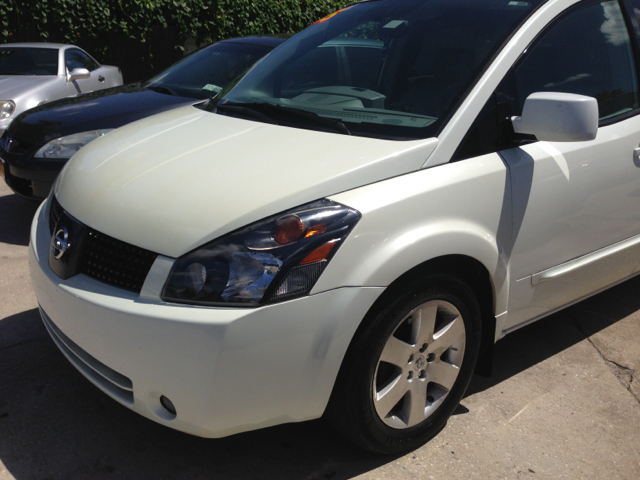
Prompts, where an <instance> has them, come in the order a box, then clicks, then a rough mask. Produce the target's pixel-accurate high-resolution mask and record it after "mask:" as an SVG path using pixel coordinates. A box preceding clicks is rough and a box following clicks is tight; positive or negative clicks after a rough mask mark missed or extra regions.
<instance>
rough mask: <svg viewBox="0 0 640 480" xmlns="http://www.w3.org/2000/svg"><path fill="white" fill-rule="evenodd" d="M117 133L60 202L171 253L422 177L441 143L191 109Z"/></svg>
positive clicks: (76, 171)
mask: <svg viewBox="0 0 640 480" xmlns="http://www.w3.org/2000/svg"><path fill="white" fill-rule="evenodd" d="M108 137H109V138H108V140H107V139H106V137H103V138H99V139H97V140H95V141H93V142H91V143H90V144H89V145H87V146H86V147H85V148H83V149H82V150H80V152H78V154H76V155H75V156H74V157H73V158H72V159H71V160H70V161H69V162H68V163H67V166H66V168H65V169H64V170H63V171H62V173H61V174H60V178H59V181H58V182H57V184H56V185H55V186H54V190H55V194H56V198H58V201H59V202H60V204H61V205H62V206H63V207H64V208H66V209H68V210H69V211H70V212H73V213H72V214H73V215H74V216H75V217H76V218H77V219H78V220H80V221H81V222H83V223H85V224H87V225H89V226H91V227H93V228H95V229H97V230H99V231H102V232H109V235H111V236H112V237H115V238H118V239H120V240H123V241H125V242H129V243H133V244H135V245H139V246H141V247H143V248H147V249H149V250H151V251H153V252H158V253H161V254H163V255H166V256H169V257H178V256H180V255H183V254H185V253H187V252H188V251H190V250H192V249H194V248H196V247H199V246H200V245H202V244H203V243H205V242H207V241H209V240H213V239H215V238H217V237H219V236H221V235H224V234H225V233H228V232H230V231H233V230H235V229H237V228H240V227H244V226H245V225H247V224H249V223H252V222H255V221H258V220H261V219H262V218H264V217H266V216H269V215H273V214H275V213H278V212H281V211H283V210H286V209H289V208H292V207H295V206H297V205H302V204H304V203H307V202H310V201H313V200H317V199H319V198H323V197H326V196H328V195H332V194H335V193H338V192H341V191H345V190H350V189H352V188H356V187H359V186H362V185H366V184H369V183H374V182H378V181H380V180H383V179H385V178H390V177H394V176H397V175H403V174H406V173H409V172H412V171H417V170H419V169H420V166H421V165H422V164H423V163H424V160H425V159H426V158H427V157H428V156H429V154H430V153H431V151H432V150H433V149H434V148H435V146H436V144H437V140H435V139H427V140H420V141H414V142H401V143H399V142H393V141H388V140H377V139H371V138H362V137H351V136H347V135H336V134H333V133H323V132H316V131H311V130H300V129H296V128H287V127H279V126H274V125H269V124H264V123H258V122H252V121H249V120H242V119H237V118H230V117H225V116H221V115H214V114H211V113H208V112H205V111H202V110H200V109H198V108H195V107H191V106H189V107H184V108H181V109H177V110H172V111H170V112H166V113H162V114H160V115H156V116H153V117H150V118H146V119H143V120H140V121H138V122H134V123H131V124H129V125H126V126H124V127H122V128H119V129H118V130H116V131H115V132H111V133H110V134H109V135H108ZM165 138H172V139H174V140H171V141H170V142H166V141H165V140H164V139H165ZM265 145H269V148H265ZM125 171H126V172H127V173H126V175H124V176H123V172H125ZM140 225H144V226H145V227H144V228H139V227H140Z"/></svg>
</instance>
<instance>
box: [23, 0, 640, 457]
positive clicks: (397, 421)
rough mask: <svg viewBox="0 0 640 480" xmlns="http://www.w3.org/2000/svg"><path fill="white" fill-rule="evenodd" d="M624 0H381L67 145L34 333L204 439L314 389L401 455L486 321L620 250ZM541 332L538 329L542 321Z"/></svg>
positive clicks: (307, 414) (627, 155) (626, 219)
mask: <svg viewBox="0 0 640 480" xmlns="http://www.w3.org/2000/svg"><path fill="white" fill-rule="evenodd" d="M639 21H640V0H606V1H600V0H585V1H577V0H548V1H545V0H375V1H367V2H362V3H359V4H356V5H353V6H350V7H348V8H346V9H343V10H341V11H338V12H336V13H334V14H332V15H330V16H329V17H326V18H325V19H322V20H320V21H319V22H317V23H316V24H314V25H312V26H311V27H309V28H308V29H306V30H304V31H303V32H302V33H300V34H298V35H296V36H295V37H293V38H292V39H290V40H289V41H287V42H285V43H284V44H282V45H281V46H280V47H278V48H277V49H275V50H274V51H273V52H272V53H271V54H269V55H268V56H267V57H265V58H264V59H263V60H262V61H261V62H260V63H258V64H257V65H255V66H254V67H253V68H252V69H251V70H250V71H248V72H247V73H246V74H245V75H244V76H243V77H242V78H240V79H237V80H236V81H234V82H233V83H232V84H231V85H230V86H229V87H228V88H226V89H225V90H224V91H222V92H221V93H220V94H219V95H218V96H217V97H215V98H214V99H212V100H211V101H210V102H209V103H208V105H206V106H204V107H195V106H189V107H184V108H181V109H178V110H172V111H170V112H166V113H162V114H160V115H156V116H154V117H150V118H147V119H144V120H141V121H138V122H136V123H133V124H130V125H127V126H125V127H122V128H120V129H118V130H116V131H114V132H112V133H110V134H109V135H106V136H104V137H102V138H100V139H98V140H95V141H94V142H92V143H90V144H89V145H88V146H86V147H85V148H83V149H82V150H80V152H79V153H77V154H76V155H75V156H74V157H73V159H72V160H71V161H70V162H69V163H68V164H67V165H66V167H65V169H64V170H63V171H62V173H61V174H60V176H59V177H58V180H57V182H56V184H55V186H54V188H53V191H52V194H51V195H50V196H49V199H48V200H47V201H46V202H45V203H44V204H43V206H41V207H40V210H39V211H38V213H37V215H36V218H35V220H34V222H33V227H32V231H31V247H30V259H31V262H30V264H31V275H32V277H33V285H34V288H35V291H36V295H37V298H38V301H39V303H40V309H41V310H40V311H41V314H42V318H43V321H44V324H45V325H46V327H47V329H48V331H49V333H50V334H51V336H52V338H53V340H54V341H55V343H56V344H57V345H58V347H59V348H60V349H61V350H62V352H63V353H64V354H65V355H66V356H67V358H68V359H69V361H70V362H72V363H73V364H74V365H75V366H76V367H77V368H78V369H79V370H80V371H81V372H82V373H83V374H84V375H85V376H86V377H87V378H88V379H89V380H90V381H92V382H93V383H94V384H95V385H96V386H98V388H100V389H101V390H103V391H104V392H105V393H107V394H108V395H109V396H111V397H112V398H114V399H116V400H117V401H119V402H120V403H122V404H124V405H126V406H128V407H129V408H131V409H133V410H134V411H136V412H138V413H140V414H141V415H144V416H145V417H148V418H150V419H152V420H155V421H157V422H159V423H162V424H164V425H166V426H169V427H172V428H175V429H178V430H181V431H184V432H188V433H191V434H194V435H199V436H203V437H221V436H225V435H231V434H235V433H238V432H243V431H247V430H252V429H257V428H262V427H267V426H270V425H276V424H280V423H285V422H297V421H303V420H308V419H313V418H318V417H320V416H322V415H323V414H324V415H326V417H327V418H328V419H329V420H330V421H331V422H332V423H333V424H334V425H335V427H336V428H337V429H338V430H339V431H341V432H342V433H343V434H345V435H346V436H347V437H348V438H350V439H351V440H353V441H354V442H356V443H357V444H358V445H360V446H362V447H364V448H366V449H368V450H370V451H373V452H379V453H399V452H403V451H407V450H409V449H413V448H416V447H417V446H419V445H421V444H423V443H424V442H426V441H427V440H429V439H430V438H431V437H433V436H434V435H435V434H437V432H439V431H440V430H441V429H442V427H444V425H445V423H446V422H447V419H448V418H449V416H450V415H451V414H452V412H453V411H454V409H455V408H456V406H457V405H458V403H459V402H460V400H461V398H462V397H463V395H464V393H465V389H466V388H467V385H468V383H469V381H470V379H471V376H472V374H473V373H474V372H476V371H477V372H480V373H487V372H488V371H489V370H490V365H491V362H492V351H493V345H494V343H495V342H496V341H498V340H499V339H500V338H502V337H504V336H505V335H506V334H508V333H510V332H512V331H514V330H515V329H518V328H520V327H523V326H525V325H527V324H529V323H531V322H533V321H535V320H537V319H539V318H542V317H544V316H546V315H549V314H550V313H553V312H555V311H557V310H558V309H561V308H563V307H566V306H568V305H570V304H572V303H575V302H577V301H579V300H580V299H583V298H585V297H587V296H589V295H592V294H594V293H596V292H598V291H600V290H602V289H604V288H607V287H610V286H612V285H614V284H616V283H619V282H621V281H623V280H625V279H627V278H630V277H632V276H633V275H635V274H637V273H638V272H639V271H640V146H639V145H640V115H639V113H640V103H639V102H640V99H639V93H638V77H639V66H640V49H639V48H638V45H639V39H640V29H639V27H638V25H639ZM550 334H552V333H550Z"/></svg>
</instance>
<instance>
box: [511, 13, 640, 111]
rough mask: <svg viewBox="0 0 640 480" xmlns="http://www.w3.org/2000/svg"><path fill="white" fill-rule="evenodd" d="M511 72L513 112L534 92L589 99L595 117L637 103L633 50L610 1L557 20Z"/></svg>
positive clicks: (622, 21)
mask: <svg viewBox="0 0 640 480" xmlns="http://www.w3.org/2000/svg"><path fill="white" fill-rule="evenodd" d="M514 75H515V78H514V82H515V85H514V86H515V92H514V93H515V95H516V98H515V99H514V100H515V103H516V105H517V108H516V111H517V112H518V113H517V114H519V113H520V112H522V107H523V105H524V102H525V100H526V98H527V96H529V95H530V94H532V93H534V92H567V93H577V94H580V95H588V96H591V97H595V98H596V100H598V108H599V110H600V119H601V120H604V119H608V118H611V117H614V116H616V115H619V114H622V113H625V112H628V111H630V110H633V109H635V108H637V107H638V84H637V79H636V70H635V65H634V61H633V50H632V48H631V42H630V38H629V32H628V31H627V27H626V25H625V22H624V18H623V16H622V11H621V10H620V6H619V5H618V2H616V1H610V2H603V3H598V4H595V5H591V6H588V7H584V8H581V9H579V10H577V11H574V12H572V13H571V14H569V15H567V16H566V17H564V18H563V19H561V20H560V21H559V22H557V23H556V24H555V25H554V26H552V27H551V28H550V30H548V31H547V32H546V33H545V34H544V36H543V37H542V38H541V39H540V40H539V41H538V42H537V43H536V44H535V45H534V46H533V48H531V49H530V51H529V52H528V53H527V54H526V57H525V58H524V59H523V60H522V62H521V63H520V65H519V66H518V67H517V68H516V70H515V73H514Z"/></svg>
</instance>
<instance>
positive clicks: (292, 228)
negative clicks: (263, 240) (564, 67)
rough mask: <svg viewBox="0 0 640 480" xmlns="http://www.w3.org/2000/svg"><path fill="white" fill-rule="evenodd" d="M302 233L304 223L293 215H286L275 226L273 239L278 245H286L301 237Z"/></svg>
mask: <svg viewBox="0 0 640 480" xmlns="http://www.w3.org/2000/svg"><path fill="white" fill-rule="evenodd" d="M303 233H304V225H302V221H300V219H299V218H298V217H296V216H295V215H292V216H290V217H286V218H285V219H284V220H282V221H280V223H278V225H277V226H276V230H275V232H274V234H273V239H274V240H275V241H276V242H278V243H279V244H280V245H287V244H289V243H293V242H295V241H296V240H299V239H300V238H302V234H303Z"/></svg>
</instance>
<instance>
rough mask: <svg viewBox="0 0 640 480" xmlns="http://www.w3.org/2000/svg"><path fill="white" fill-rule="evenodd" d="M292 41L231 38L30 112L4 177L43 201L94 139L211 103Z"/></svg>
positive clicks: (6, 141) (17, 124) (3, 161)
mask: <svg viewBox="0 0 640 480" xmlns="http://www.w3.org/2000/svg"><path fill="white" fill-rule="evenodd" d="M284 40H285V38H283V37H267V36H264V37H244V38H235V39H230V40H223V41H221V42H218V43H215V44H213V45H210V46H208V47H206V48H203V49H200V50H198V51H197V52H195V53H192V54H191V55H189V56H187V57H185V58H183V59H182V60H180V61H179V62H177V63H175V64H174V65H172V66H171V67H169V68H168V69H166V70H164V71H163V72H161V73H159V74H158V75H156V76H154V77H152V78H151V79H149V80H146V81H144V82H140V83H138V84H132V85H126V86H121V87H116V88H111V89H108V90H102V91H99V92H94V93H88V94H85V95H79V96H77V97H73V98H66V99H62V100H58V101H54V102H51V103H47V104H45V105H42V106H39V107H36V108H33V109H31V110H27V111H26V112H24V113H23V114H21V115H20V116H18V117H17V118H16V119H15V120H14V121H13V122H12V123H11V125H10V126H9V128H8V129H7V130H6V131H5V133H4V135H3V136H2V138H1V139H0V175H3V176H4V178H5V181H6V182H7V185H9V187H11V189H12V190H13V191H14V192H15V193H17V194H18V195H21V196H23V197H25V198H29V199H33V200H42V199H44V198H46V197H47V195H48V194H49V191H50V190H51V186H52V184H53V182H54V181H55V179H56V176H57V175H58V173H59V172H60V170H61V169H62V167H63V166H64V164H65V163H66V162H67V160H69V158H71V157H72V156H73V154H74V153H75V152H77V151H78V150H79V149H80V148H82V147H83V146H84V145H86V144H87V143H89V142H90V141H91V140H94V139H95V138H98V137H99V136H101V135H105V134H107V133H108V132H110V131H111V130H113V129H115V128H118V127H121V126H122V125H126V124H127V123H131V122H133V121H135V120H139V119H141V118H144V117H148V116H151V115H154V114H156V113H160V112H163V111H165V110H169V109H173V108H177V107H181V106H185V105H190V104H196V103H200V102H203V101H206V99H208V98H210V97H212V96H215V95H216V94H217V93H218V92H220V91H221V90H223V89H224V88H225V87H226V86H227V85H228V84H229V83H231V81H232V80H234V79H235V78H236V77H238V76H239V75H240V74H242V73H243V72H244V71H246V70H247V69H248V68H250V67H251V66H252V65H253V64H254V63H255V62H257V61H258V60H259V59H260V58H262V57H263V56H264V55H266V54H267V53H269V52H270V51H271V50H272V49H274V48H275V47H276V46H278V45H280V44H281V43H282V42H284Z"/></svg>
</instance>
